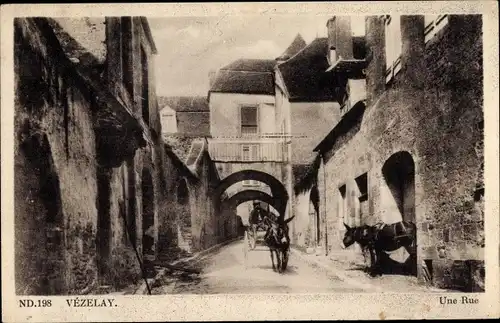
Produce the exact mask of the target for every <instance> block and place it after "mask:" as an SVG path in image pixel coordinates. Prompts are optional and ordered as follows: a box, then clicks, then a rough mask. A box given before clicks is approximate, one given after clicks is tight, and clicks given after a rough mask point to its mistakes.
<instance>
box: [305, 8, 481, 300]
mask: <svg viewBox="0 0 500 323" xmlns="http://www.w3.org/2000/svg"><path fill="white" fill-rule="evenodd" d="M348 20H349V18H348V17H335V18H333V19H332V20H330V21H329V23H328V28H329V29H330V32H329V35H330V42H331V43H330V45H331V49H332V50H333V51H334V53H333V54H334V55H333V56H334V57H336V59H333V60H332V61H331V65H332V66H331V67H330V68H329V72H330V73H334V74H335V75H336V77H337V79H339V80H340V84H341V85H343V86H341V89H343V91H341V92H343V94H344V95H343V96H342V98H343V99H342V100H341V101H340V102H339V103H340V106H341V108H340V115H341V118H340V120H339V121H338V123H337V124H336V125H335V127H333V129H332V130H331V131H330V133H329V134H328V135H327V136H326V137H325V138H324V139H323V140H322V141H321V142H320V143H319V144H318V145H317V147H316V148H315V149H314V150H315V151H316V152H317V153H318V157H317V158H318V160H319V161H318V162H316V163H315V167H311V169H312V171H310V172H309V175H310V176H309V178H308V179H307V178H306V179H305V180H304V183H306V182H307V185H306V184H304V183H303V185H304V186H305V187H309V188H317V190H318V193H319V209H320V217H321V219H322V225H323V230H324V232H325V235H324V240H323V243H324V245H325V246H326V247H327V252H329V253H333V252H336V251H337V250H338V248H339V246H340V242H341V239H342V236H343V234H344V224H343V223H346V224H348V225H351V226H353V225H360V224H365V223H366V224H375V223H377V222H380V221H383V222H384V223H394V222H397V221H400V220H408V221H412V222H415V223H416V224H417V249H418V250H417V260H416V263H413V264H411V266H412V267H413V269H414V272H415V273H416V274H417V275H418V277H419V278H421V279H422V280H427V281H429V282H432V283H433V284H434V285H435V286H438V287H442V288H453V289H461V290H464V291H480V290H483V288H484V205H483V203H484V202H483V196H484V184H483V183H484V182H483V169H484V166H483V165H484V161H483V103H482V102H483V92H482V91H483V85H482V76H483V68H482V21H481V16H475V15H443V16H396V15H390V16H369V17H367V18H366V53H367V54H366V58H361V59H359V58H355V57H353V55H352V53H353V51H352V48H353V39H352V37H351V36H350V35H349V33H343V32H341V29H342V28H345V25H346V23H347V22H348ZM332 35H335V37H333V38H332ZM354 84H358V85H359V84H364V87H365V90H361V93H366V95H365V94H363V95H359V94H360V91H359V88H356V90H355V88H354V87H352V85H354Z"/></svg>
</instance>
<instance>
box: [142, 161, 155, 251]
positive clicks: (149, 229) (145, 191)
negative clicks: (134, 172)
mask: <svg viewBox="0 0 500 323" xmlns="http://www.w3.org/2000/svg"><path fill="white" fill-rule="evenodd" d="M141 187H142V252H143V255H144V256H146V255H149V256H151V255H154V242H155V239H154V224H155V219H154V190H153V178H152V177H151V173H150V171H149V170H148V169H143V170H142V186H141Z"/></svg>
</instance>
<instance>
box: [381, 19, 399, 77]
mask: <svg viewBox="0 0 500 323" xmlns="http://www.w3.org/2000/svg"><path fill="white" fill-rule="evenodd" d="M384 18H385V57H386V66H387V70H386V79H385V80H386V83H388V82H390V81H391V80H392V79H393V78H394V76H395V75H396V74H397V73H398V72H399V71H400V70H401V49H402V41H401V16H399V15H390V16H389V15H387V16H385V17H384Z"/></svg>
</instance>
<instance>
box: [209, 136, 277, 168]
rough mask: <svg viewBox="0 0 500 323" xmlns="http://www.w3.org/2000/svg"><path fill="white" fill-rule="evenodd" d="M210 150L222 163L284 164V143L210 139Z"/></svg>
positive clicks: (216, 159)
mask: <svg viewBox="0 0 500 323" xmlns="http://www.w3.org/2000/svg"><path fill="white" fill-rule="evenodd" d="M208 149H209V152H210V156H211V157H212V159H213V160H214V161H222V162H283V161H284V156H285V154H284V144H283V141H279V140H269V139H267V140H263V139H260V140H259V139H257V140H255V139H244V138H241V139H231V140H228V139H209V140H208Z"/></svg>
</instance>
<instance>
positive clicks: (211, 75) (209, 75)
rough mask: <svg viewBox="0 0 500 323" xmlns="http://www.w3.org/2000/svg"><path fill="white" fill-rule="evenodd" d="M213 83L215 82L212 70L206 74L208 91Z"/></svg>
mask: <svg viewBox="0 0 500 323" xmlns="http://www.w3.org/2000/svg"><path fill="white" fill-rule="evenodd" d="M214 81H215V71H214V70H210V71H209V72H208V87H209V88H210V89H211V88H212V85H214Z"/></svg>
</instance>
